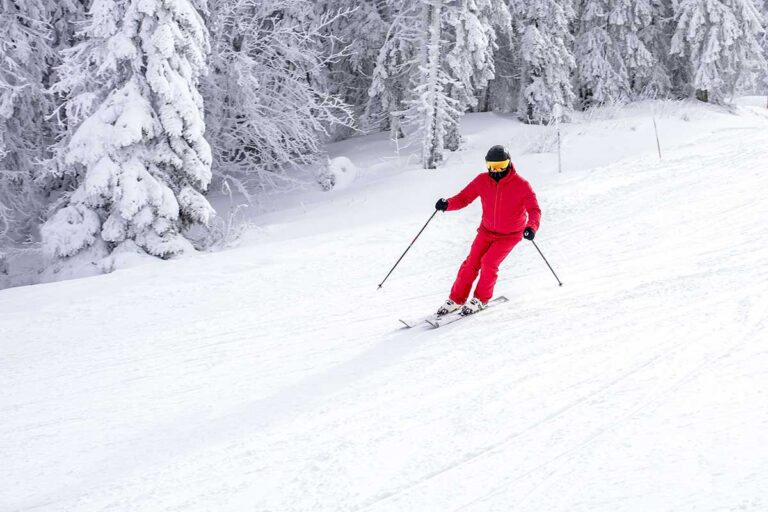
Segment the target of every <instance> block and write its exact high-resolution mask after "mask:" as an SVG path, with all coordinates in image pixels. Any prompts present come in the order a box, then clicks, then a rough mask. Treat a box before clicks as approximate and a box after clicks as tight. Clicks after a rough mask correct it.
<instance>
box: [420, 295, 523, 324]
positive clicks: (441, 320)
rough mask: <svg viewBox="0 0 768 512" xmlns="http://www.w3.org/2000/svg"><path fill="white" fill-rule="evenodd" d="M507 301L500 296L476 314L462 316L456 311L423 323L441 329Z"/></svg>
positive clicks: (428, 319)
mask: <svg viewBox="0 0 768 512" xmlns="http://www.w3.org/2000/svg"><path fill="white" fill-rule="evenodd" d="M508 300H509V299H507V298H506V297H504V296H503V295H502V296H500V297H496V298H495V299H492V300H491V301H490V302H488V304H487V305H486V306H485V308H484V309H481V310H480V311H478V312H477V313H472V314H471V315H462V314H461V313H460V311H461V310H459V311H456V312H454V313H450V314H447V315H444V316H441V317H436V318H435V315H432V318H426V319H425V320H424V321H425V322H426V323H428V324H429V325H431V326H432V327H434V328H435V329H437V328H438V327H442V326H444V325H448V324H452V323H453V322H458V321H459V320H461V319H462V318H468V317H470V316H475V315H476V314H478V313H482V312H483V311H485V310H486V309H488V308H492V307H493V306H498V305H499V304H504V303H505V302H507V301H508Z"/></svg>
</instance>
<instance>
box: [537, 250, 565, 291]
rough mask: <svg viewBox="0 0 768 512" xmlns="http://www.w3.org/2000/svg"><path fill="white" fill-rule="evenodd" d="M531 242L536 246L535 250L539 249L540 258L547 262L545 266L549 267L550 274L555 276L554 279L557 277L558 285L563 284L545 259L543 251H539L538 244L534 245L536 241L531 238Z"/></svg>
mask: <svg viewBox="0 0 768 512" xmlns="http://www.w3.org/2000/svg"><path fill="white" fill-rule="evenodd" d="M531 243H532V244H533V246H534V247H535V248H536V250H537V251H539V254H540V255H541V259H543V260H544V263H546V264H547V266H548V267H549V270H550V272H552V275H553V276H555V279H557V284H558V285H560V286H563V282H562V281H560V278H559V277H557V274H555V269H553V268H552V265H550V264H549V262H548V261H547V258H545V257H544V253H542V252H541V249H539V246H538V245H536V242H534V241H533V240H531Z"/></svg>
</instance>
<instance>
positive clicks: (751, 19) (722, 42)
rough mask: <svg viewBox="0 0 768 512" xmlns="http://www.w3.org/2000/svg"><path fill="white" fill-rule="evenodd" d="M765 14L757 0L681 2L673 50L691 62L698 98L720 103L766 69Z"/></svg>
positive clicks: (692, 82) (691, 79) (689, 65)
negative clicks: (756, 3) (756, 4)
mask: <svg viewBox="0 0 768 512" xmlns="http://www.w3.org/2000/svg"><path fill="white" fill-rule="evenodd" d="M760 17H761V14H760V12H759V11H758V9H757V7H756V6H755V3H754V0H681V1H680V3H679V4H678V5H677V9H676V12H675V20H676V22H677V27H676V30H675V34H674V36H673V38H672V48H671V52H672V54H674V55H678V56H680V57H683V58H685V60H686V61H687V62H686V63H687V66H688V67H689V73H690V82H689V87H690V88H691V89H692V90H693V91H694V93H695V95H696V97H697V98H698V99H700V100H701V101H712V102H716V103H720V102H722V101H723V100H724V99H725V97H726V96H727V95H729V94H733V93H734V91H735V90H736V88H737V87H738V86H739V85H747V84H750V83H754V79H755V77H756V76H757V75H759V74H760V73H762V72H763V71H764V70H765V67H766V60H765V57H764V55H763V52H762V49H761V48H760V42H759V38H760V35H761V33H762V30H763V29H762V25H761V20H760Z"/></svg>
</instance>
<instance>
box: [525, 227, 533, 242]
mask: <svg viewBox="0 0 768 512" xmlns="http://www.w3.org/2000/svg"><path fill="white" fill-rule="evenodd" d="M523 238H525V239H526V240H533V239H534V238H536V232H535V231H534V230H533V229H531V228H525V231H523Z"/></svg>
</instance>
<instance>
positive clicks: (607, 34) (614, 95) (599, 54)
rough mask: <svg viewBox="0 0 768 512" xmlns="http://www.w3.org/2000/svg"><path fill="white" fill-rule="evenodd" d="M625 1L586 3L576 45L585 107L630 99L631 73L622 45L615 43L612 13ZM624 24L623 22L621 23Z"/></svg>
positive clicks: (588, 1)
mask: <svg viewBox="0 0 768 512" xmlns="http://www.w3.org/2000/svg"><path fill="white" fill-rule="evenodd" d="M622 2H623V0H617V1H609V0H584V1H583V2H582V4H581V12H580V14H579V17H578V18H579V23H578V32H577V34H576V38H575V41H574V57H575V59H576V63H577V66H576V80H577V84H578V91H579V97H580V99H581V103H582V104H583V105H584V106H585V107H589V106H590V105H601V104H604V103H613V102H623V101H626V100H628V99H629V97H630V85H629V72H628V70H627V62H626V57H627V55H625V54H624V53H623V50H624V48H622V47H621V41H615V40H614V37H615V36H616V33H615V30H613V29H615V27H614V26H613V23H612V22H613V20H614V19H615V18H614V17H613V16H612V14H613V13H612V10H613V9H614V8H615V7H616V6H617V5H616V4H617V3H622ZM621 21H622V22H623V21H624V20H621Z"/></svg>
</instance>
